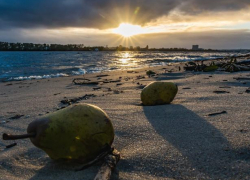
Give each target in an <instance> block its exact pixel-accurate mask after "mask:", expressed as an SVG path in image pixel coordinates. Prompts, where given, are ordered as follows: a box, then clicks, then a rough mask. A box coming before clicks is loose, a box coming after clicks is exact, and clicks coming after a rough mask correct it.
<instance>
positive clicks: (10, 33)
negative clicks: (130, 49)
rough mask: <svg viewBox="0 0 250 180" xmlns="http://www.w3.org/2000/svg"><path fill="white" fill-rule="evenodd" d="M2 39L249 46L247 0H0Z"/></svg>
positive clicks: (217, 46) (144, 44)
mask: <svg viewBox="0 0 250 180" xmlns="http://www.w3.org/2000/svg"><path fill="white" fill-rule="evenodd" d="M131 35H132V36H131ZM125 36H130V37H125ZM0 41H8V42H34V43H62V44H68V43H81V44H85V45H87V46H88V45H89V46H94V45H102V46H104V45H108V46H117V45H119V44H122V45H126V46H130V45H133V46H137V45H138V46H142V47H143V46H146V45H149V46H150V47H184V48H190V47H191V45H192V44H199V45H200V46H202V47H204V48H220V49H225V48H249V49H250V0H237V1H236V0H155V1H153V0H0Z"/></svg>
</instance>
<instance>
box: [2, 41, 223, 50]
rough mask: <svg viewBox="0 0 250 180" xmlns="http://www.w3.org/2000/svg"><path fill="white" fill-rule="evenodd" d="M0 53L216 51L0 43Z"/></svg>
mask: <svg viewBox="0 0 250 180" xmlns="http://www.w3.org/2000/svg"><path fill="white" fill-rule="evenodd" d="M0 51H218V50H212V49H202V50H193V49H186V48H177V47H174V48H164V47H162V48H149V46H148V45H147V46H146V47H140V46H135V47H134V46H129V47H124V46H122V45H119V46H116V47H108V46H107V45H106V46H85V45H84V44H46V43H44V44H35V43H19V42H18V43H9V42H0Z"/></svg>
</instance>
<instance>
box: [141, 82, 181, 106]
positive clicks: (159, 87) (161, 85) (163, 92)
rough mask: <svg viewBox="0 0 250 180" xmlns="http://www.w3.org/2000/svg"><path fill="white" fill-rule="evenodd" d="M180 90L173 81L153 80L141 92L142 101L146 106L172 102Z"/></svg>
mask: <svg viewBox="0 0 250 180" xmlns="http://www.w3.org/2000/svg"><path fill="white" fill-rule="evenodd" d="M177 92H178V87H177V85H176V84H174V83H172V82H153V83H150V84H149V85H147V86H146V87H145V88H144V89H143V90H142V92H141V101H142V104H143V105H145V106H153V105H161V104H169V103H171V102H172V101H173V100H174V98H175V95H176V94H177Z"/></svg>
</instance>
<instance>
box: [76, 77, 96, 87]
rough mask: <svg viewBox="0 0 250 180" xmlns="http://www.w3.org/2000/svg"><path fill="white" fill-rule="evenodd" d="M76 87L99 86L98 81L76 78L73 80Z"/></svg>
mask: <svg viewBox="0 0 250 180" xmlns="http://www.w3.org/2000/svg"><path fill="white" fill-rule="evenodd" d="M72 82H73V83H74V84H75V85H85V84H86V85H88V84H93V85H96V84H99V82H98V81H91V80H89V79H85V78H75V79H73V81H72Z"/></svg>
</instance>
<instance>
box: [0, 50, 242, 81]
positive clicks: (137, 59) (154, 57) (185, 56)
mask: <svg viewBox="0 0 250 180" xmlns="http://www.w3.org/2000/svg"><path fill="white" fill-rule="evenodd" d="M244 53H246V52H239V51H238V52H235V51H232V52H230V51H227V52H186V51H184V52H169V51H168V52H161V51H139V52H128V51H122V52H117V51H105V52H104V51H99V52H94V51H90V52H85V51H84V52H82V51H81V52H75V51H74V52H72V51H70V52H67V51H61V52H49V51H37V52H26V51H17V52H7V51H2V52H0V81H11V80H26V79H42V78H52V77H63V76H73V75H82V74H86V73H97V72H104V71H112V70H128V69H136V68H142V67H146V66H161V65H167V64H169V63H173V62H186V61H194V60H209V59H217V58H224V57H228V56H237V55H242V54H244Z"/></svg>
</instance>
